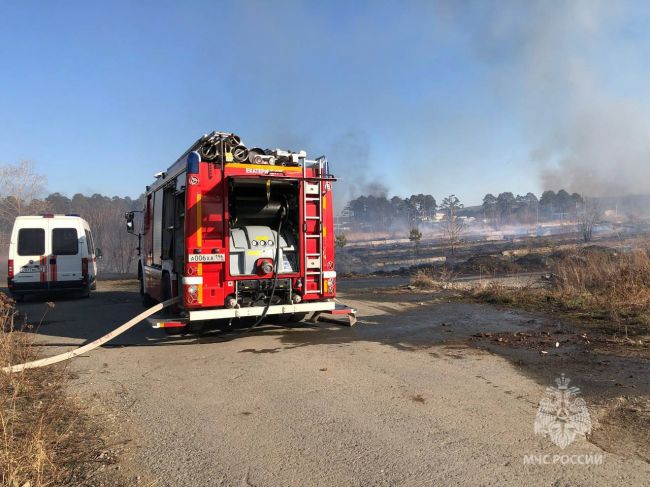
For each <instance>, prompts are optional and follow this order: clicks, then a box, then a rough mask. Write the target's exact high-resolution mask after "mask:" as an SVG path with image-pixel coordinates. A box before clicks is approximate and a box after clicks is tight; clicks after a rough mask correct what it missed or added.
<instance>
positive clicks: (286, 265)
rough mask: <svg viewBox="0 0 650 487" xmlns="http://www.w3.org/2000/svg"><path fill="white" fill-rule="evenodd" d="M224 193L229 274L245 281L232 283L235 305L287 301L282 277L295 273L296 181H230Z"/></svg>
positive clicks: (288, 283) (287, 289)
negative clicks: (235, 285) (227, 226)
mask: <svg viewBox="0 0 650 487" xmlns="http://www.w3.org/2000/svg"><path fill="white" fill-rule="evenodd" d="M228 191H229V192H228V202H229V208H228V209H229V215H230V218H229V229H230V249H229V250H230V260H229V263H228V265H229V270H230V275H231V276H233V277H240V276H242V277H243V276H246V277H247V279H245V280H238V281H237V295H236V297H235V298H236V302H237V304H238V305H239V306H242V307H248V306H263V305H266V304H269V303H270V304H271V305H276V304H282V303H290V302H291V297H292V291H293V290H292V280H291V279H287V278H282V275H283V274H295V273H298V272H300V259H299V253H298V252H299V248H300V246H299V241H300V239H299V226H298V221H299V206H298V197H299V185H298V182H297V181H286V180H277V179H270V178H269V179H264V178H255V179H252V178H238V179H235V178H233V179H230V181H229V186H228ZM280 223H281V231H280V236H279V238H278V227H279V226H280ZM278 245H279V247H280V248H279V249H278ZM276 257H279V258H278V263H279V265H276ZM275 272H277V274H278V278H277V283H276V285H275V290H273V282H274V278H275ZM233 304H234V303H233Z"/></svg>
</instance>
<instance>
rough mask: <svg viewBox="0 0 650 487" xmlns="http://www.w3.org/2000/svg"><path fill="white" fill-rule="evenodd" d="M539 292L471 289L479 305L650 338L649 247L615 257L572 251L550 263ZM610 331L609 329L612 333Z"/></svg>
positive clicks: (606, 253) (612, 253) (532, 289)
mask: <svg viewBox="0 0 650 487" xmlns="http://www.w3.org/2000/svg"><path fill="white" fill-rule="evenodd" d="M549 265H550V270H551V273H550V279H549V280H548V283H547V285H546V286H544V287H541V288H540V287H531V286H529V287H520V288H513V287H507V286H503V285H500V284H496V283H491V284H488V285H486V286H476V287H474V288H473V289H471V290H470V291H468V292H469V295H470V296H471V297H473V298H474V299H478V300H480V301H484V302H489V303H494V304H500V305H507V306H517V307H523V308H526V309H534V310H543V311H552V312H564V313H567V314H570V315H571V316H574V317H576V318H579V319H581V320H586V321H591V322H594V321H597V322H607V324H608V326H609V327H610V331H614V332H616V333H619V332H620V333H622V334H625V336H628V335H630V336H632V335H648V334H649V333H650V248H649V247H642V248H638V249H636V250H634V251H631V252H625V253H618V252H615V251H603V250H602V249H597V248H594V249H590V248H587V249H577V250H575V251H573V252H565V253H563V254H560V255H556V256H554V257H552V258H551V259H550V264H549ZM612 327H613V328H612Z"/></svg>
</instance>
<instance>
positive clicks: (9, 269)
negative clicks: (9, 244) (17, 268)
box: [7, 259, 14, 279]
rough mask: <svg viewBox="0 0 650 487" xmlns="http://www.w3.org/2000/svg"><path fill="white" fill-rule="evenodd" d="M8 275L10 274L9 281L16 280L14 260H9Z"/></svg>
mask: <svg viewBox="0 0 650 487" xmlns="http://www.w3.org/2000/svg"><path fill="white" fill-rule="evenodd" d="M7 273H8V274H9V279H13V278H14V261H13V259H9V263H8V265H7Z"/></svg>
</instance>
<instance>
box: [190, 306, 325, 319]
mask: <svg viewBox="0 0 650 487" xmlns="http://www.w3.org/2000/svg"><path fill="white" fill-rule="evenodd" d="M335 308H336V303H335V302H334V301H318V302H313V303H300V304H277V305H274V306H269V310H268V312H267V313H266V315H267V316H271V315H282V314H294V313H312V312H317V311H331V310H334V309H335ZM262 313H264V306H251V307H250V308H233V309H206V310H199V311H190V312H189V321H202V320H223V319H230V318H247V317H252V316H253V317H254V316H261V315H262Z"/></svg>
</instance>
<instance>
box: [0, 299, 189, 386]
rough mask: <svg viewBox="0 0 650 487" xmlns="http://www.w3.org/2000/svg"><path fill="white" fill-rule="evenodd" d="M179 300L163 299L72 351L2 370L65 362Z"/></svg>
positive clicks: (19, 370) (94, 347)
mask: <svg viewBox="0 0 650 487" xmlns="http://www.w3.org/2000/svg"><path fill="white" fill-rule="evenodd" d="M178 300H179V299H178V298H172V299H168V300H167V301H163V302H162V303H158V304H157V305H155V306H154V307H152V308H149V309H148V310H146V311H143V312H142V313H140V314H139V315H138V316H136V317H135V318H132V319H130V320H129V321H127V322H126V323H124V324H123V325H122V326H120V327H119V328H116V329H115V330H113V331H112V332H110V333H108V334H106V335H104V336H103V337H101V338H98V339H97V340H95V341H92V342H90V343H88V344H86V345H84V346H83V347H79V348H76V349H74V350H72V351H70V352H65V353H62V354H59V355H55V356H53V357H47V358H42V359H39V360H34V361H32V362H27V363H24V364H19V365H10V366H7V367H3V368H2V371H3V372H7V373H11V372H22V371H23V370H26V369H36V368H38V367H45V366H46V365H52V364H56V363H58V362H63V361H64V360H69V359H71V358H74V357H76V356H78V355H82V354H84V353H86V352H90V351H91V350H94V349H96V348H97V347H101V346H102V345H103V344H104V343H106V342H108V341H110V340H112V339H113V338H115V337H116V336H118V335H121V334H122V333H124V332H125V331H126V330H128V329H129V328H133V327H134V326H135V325H137V324H138V323H140V322H141V321H142V320H144V319H146V318H149V316H151V315H153V314H155V313H157V312H158V311H160V310H161V309H163V308H166V307H168V306H171V305H172V304H176V303H177V302H178Z"/></svg>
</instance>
